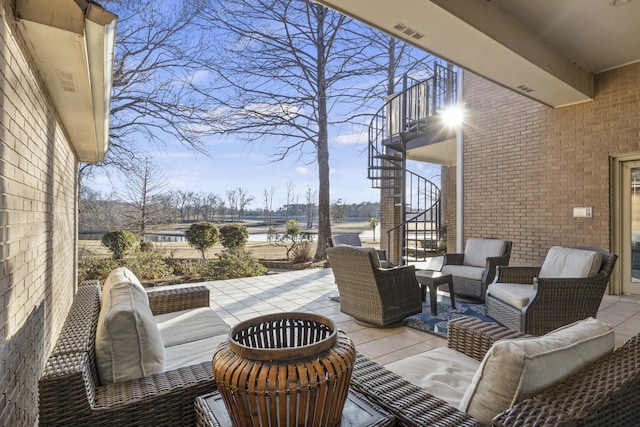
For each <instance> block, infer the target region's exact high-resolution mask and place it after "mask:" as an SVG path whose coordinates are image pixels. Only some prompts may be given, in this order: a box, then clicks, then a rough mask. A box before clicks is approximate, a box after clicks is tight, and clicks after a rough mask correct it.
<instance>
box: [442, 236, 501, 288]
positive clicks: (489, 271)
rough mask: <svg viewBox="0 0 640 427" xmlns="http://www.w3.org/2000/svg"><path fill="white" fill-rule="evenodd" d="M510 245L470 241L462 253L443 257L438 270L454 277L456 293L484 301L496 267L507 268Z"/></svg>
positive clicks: (486, 241)
mask: <svg viewBox="0 0 640 427" xmlns="http://www.w3.org/2000/svg"><path fill="white" fill-rule="evenodd" d="M511 246H512V242H510V241H508V240H500V239H478V238H470V239H468V240H467V243H466V246H465V250H464V253H452V254H445V255H444V259H443V262H442V268H441V271H442V272H443V273H446V274H451V276H452V277H453V284H454V288H455V290H456V294H461V295H467V296H470V297H473V298H476V299H484V295H485V293H486V291H487V285H488V284H489V283H491V282H493V279H494V277H495V275H496V267H497V266H499V265H509V259H510V258H511Z"/></svg>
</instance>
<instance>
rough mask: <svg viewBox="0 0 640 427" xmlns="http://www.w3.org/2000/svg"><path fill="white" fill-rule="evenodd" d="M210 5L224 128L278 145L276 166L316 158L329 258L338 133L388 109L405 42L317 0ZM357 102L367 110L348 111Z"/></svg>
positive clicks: (319, 252)
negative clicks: (375, 108)
mask: <svg viewBox="0 0 640 427" xmlns="http://www.w3.org/2000/svg"><path fill="white" fill-rule="evenodd" d="M210 1H211V3H212V5H211V6H210V7H209V8H207V10H206V12H205V13H204V14H203V15H202V16H203V19H204V20H207V21H208V22H210V24H211V25H212V26H213V27H214V28H216V30H217V31H218V37H217V38H216V46H217V47H218V56H219V58H220V59H219V61H218V63H217V65H218V68H217V73H218V74H217V75H218V79H219V80H220V81H221V82H223V83H224V84H225V85H226V87H225V89H224V90H221V91H218V92H217V94H218V96H219V100H220V103H221V104H222V105H224V106H225V107H226V108H225V109H224V111H223V110H222V109H221V110H220V116H219V117H218V119H219V120H220V121H221V122H223V123H224V126H223V129H222V131H223V132H224V133H228V134H234V135H241V136H243V137H244V138H245V139H247V140H248V141H250V142H251V143H255V142H258V141H265V140H268V141H270V142H271V141H274V142H273V143H274V144H275V146H274V147H273V158H274V159H275V160H281V159H283V158H285V157H287V156H289V155H297V156H298V159H302V160H304V161H306V162H309V163H311V162H312V161H311V160H309V158H310V156H314V160H313V162H315V163H316V164H317V166H318V241H317V247H316V253H315V258H316V259H319V258H323V257H324V249H325V245H326V239H327V238H328V237H329V236H330V235H331V218H330V206H331V204H330V182H329V128H330V127H331V126H333V125H337V124H340V123H346V122H354V121H356V122H357V123H358V126H363V125H367V124H368V123H367V121H366V117H365V116H367V115H368V116H370V115H371V112H372V108H371V106H372V102H373V100H375V102H378V103H379V102H380V101H381V100H382V99H383V97H384V94H385V93H387V92H388V91H389V89H388V86H391V83H387V81H388V77H387V76H388V75H393V76H394V78H393V79H391V81H392V82H393V83H394V84H395V82H396V80H397V79H395V76H396V69H397V66H398V65H399V64H400V61H399V60H397V59H396V57H395V56H394V55H397V54H398V53H400V52H399V50H398V49H397V44H396V42H395V41H394V40H391V38H390V37H389V36H385V35H383V34H381V33H380V32H376V31H374V30H371V29H368V28H367V27H366V26H364V25H362V24H360V23H357V22H354V21H352V20H350V19H348V18H346V17H345V16H343V15H340V14H338V13H336V12H333V11H331V10H329V9H327V8H325V7H323V6H320V5H318V4H316V3H313V2H312V1H311V0H269V1H266V0H210ZM403 46H406V45H403ZM403 49H404V47H403ZM362 87H364V88H367V89H365V90H362V89H360V88H362ZM354 97H355V98H354ZM348 102H351V103H353V104H356V103H357V104H358V107H359V109H358V110H357V111H356V110H354V109H347V110H350V112H347V113H345V112H344V111H345V109H343V110H342V111H340V108H339V107H341V106H343V105H345V103H348ZM224 112H226V114H224ZM360 133H361V130H360Z"/></svg>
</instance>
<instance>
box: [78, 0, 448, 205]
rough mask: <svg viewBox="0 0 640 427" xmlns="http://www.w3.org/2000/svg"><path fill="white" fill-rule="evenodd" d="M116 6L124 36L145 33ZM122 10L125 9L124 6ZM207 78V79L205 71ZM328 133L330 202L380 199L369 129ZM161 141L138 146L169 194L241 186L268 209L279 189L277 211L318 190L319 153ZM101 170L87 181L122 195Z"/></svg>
mask: <svg viewBox="0 0 640 427" xmlns="http://www.w3.org/2000/svg"><path fill="white" fill-rule="evenodd" d="M118 4H119V3H118V2H115V3H113V5H112V6H113V7H114V8H116V9H114V12H116V13H119V16H120V19H121V22H120V23H119V25H120V30H119V31H122V32H123V33H124V34H126V33H127V31H126V25H128V26H129V28H130V29H134V30H133V31H134V34H135V32H138V31H139V32H141V34H142V35H144V34H145V33H144V31H142V30H139V29H138V28H137V25H138V24H136V22H137V21H132V22H127V21H128V20H126V19H124V16H126V12H125V11H123V10H119V9H117V7H119V6H118ZM124 4H126V3H124ZM163 5H165V4H164V3H163ZM120 7H123V6H122V5H120ZM131 16H132V18H131V19H139V18H140V15H138V14H136V13H133V14H132V15H131ZM125 23H126V24H125ZM143 28H145V27H144V26H143ZM117 37H118V36H117ZM421 55H422V54H421ZM196 74H197V77H196V75H194V76H191V78H190V79H186V80H188V81H190V82H194V83H195V84H197V80H198V79H201V78H203V77H202V75H200V74H198V73H196ZM203 75H204V76H206V73H205V74H203ZM186 80H185V81H186ZM373 82H378V79H373V80H372V81H371V82H367V81H365V82H364V83H363V82H360V83H359V84H368V85H371V84H375V83H373ZM349 84H350V85H353V84H354V83H353V82H350V83H349ZM367 87H368V86H367ZM125 100H126V98H125ZM383 103H384V99H382V98H381V99H380V102H379V104H377V105H374V106H372V108H375V109H377V108H380V107H382V105H383ZM340 107H342V108H352V106H342V105H341V106H339V107H338V109H339V108H340ZM374 111H375V110H374ZM363 113H364V111H363ZM367 120H369V119H367ZM366 124H367V123H365V125H366ZM329 132H330V135H329V166H330V185H331V189H330V197H331V203H335V202H336V201H338V200H339V199H341V200H342V202H343V203H347V204H351V203H361V202H377V201H379V198H380V196H379V190H377V189H374V188H371V181H370V180H369V179H367V165H368V158H367V156H368V150H367V144H368V140H367V139H368V138H367V137H368V132H367V128H366V126H361V127H359V128H354V127H353V125H349V124H344V125H341V126H339V125H335V126H332V127H331V128H330V131H329ZM165 136H166V135H165ZM163 142H164V144H165V147H164V149H163V150H160V149H159V148H158V147H156V146H152V145H149V144H148V143H145V141H144V140H142V139H141V140H138V141H135V144H134V145H137V146H139V147H144V146H145V145H146V149H145V150H144V151H145V152H147V153H148V154H149V155H150V158H151V160H152V161H153V164H154V166H156V167H157V168H158V169H159V170H161V171H162V172H163V174H164V177H165V180H166V183H167V185H166V191H169V190H182V191H194V192H199V193H212V194H216V195H218V196H220V197H221V198H222V199H226V193H227V191H230V190H233V189H236V188H239V187H240V188H243V189H244V190H246V191H247V192H248V193H249V194H250V195H251V196H253V197H254V201H253V202H252V203H251V205H250V206H249V208H250V209H258V208H263V207H265V202H264V193H265V191H267V192H270V191H271V189H272V188H273V189H275V192H274V193H273V196H274V200H273V207H274V208H277V207H280V206H282V205H284V204H285V203H286V201H287V200H286V198H287V183H293V185H294V186H295V188H294V192H295V193H296V195H297V197H298V200H297V202H299V203H306V197H305V195H306V193H307V189H308V188H311V190H312V191H317V189H318V169H317V165H316V163H317V161H316V154H315V152H309V153H307V154H305V155H304V156H303V157H301V158H300V157H299V156H298V155H297V153H296V152H294V153H292V154H290V155H289V156H288V157H287V158H286V159H284V160H282V161H274V160H273V158H272V157H271V155H272V154H274V153H275V152H276V150H277V149H276V148H275V145H276V144H275V142H271V141H269V140H268V139H265V140H264V141H263V142H262V143H260V144H257V143H255V144H253V145H248V144H247V143H246V142H245V141H243V140H242V139H238V138H234V137H229V136H227V137H224V139H221V138H220V137H212V138H211V139H209V140H208V141H207V142H206V143H205V147H204V148H205V150H206V151H207V152H208V153H209V154H210V156H205V155H203V154H201V153H197V152H194V151H191V150H189V149H187V148H186V147H185V146H183V145H181V144H180V143H178V142H177V141H175V140H173V141H172V140H170V139H169V140H167V139H164V140H163ZM307 150H309V148H307ZM425 168H426V170H425ZM99 169H101V168H98V170H97V171H96V173H95V175H94V176H92V177H89V178H88V179H87V180H86V181H84V183H85V184H86V185H88V186H89V187H90V188H92V189H94V190H97V191H100V192H102V193H103V194H105V195H108V194H111V193H112V192H114V191H118V192H119V193H120V194H121V195H123V194H124V191H123V190H124V188H125V185H124V184H123V180H126V177H123V176H119V175H116V174H114V173H111V174H110V175H106V174H105V173H104V171H101V170H99ZM413 169H414V171H415V172H417V173H420V174H421V175H423V176H425V177H426V178H427V179H432V180H434V178H435V179H437V181H439V177H438V175H439V171H440V168H439V166H435V165H431V166H428V165H425V164H417V165H415V167H414V168H413ZM416 169H417V170H416ZM294 202H296V201H294Z"/></svg>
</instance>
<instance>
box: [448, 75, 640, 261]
mask: <svg viewBox="0 0 640 427" xmlns="http://www.w3.org/2000/svg"><path fill="white" fill-rule="evenodd" d="M464 102H465V108H466V110H467V114H468V115H467V118H466V120H467V124H466V125H465V128H464V228H463V229H464V239H465V240H466V239H467V238H468V237H500V238H504V239H508V240H512V241H513V243H514V245H513V251H512V258H511V259H512V262H511V264H512V265H535V264H539V263H540V262H541V261H542V259H543V258H544V256H545V254H546V252H547V250H548V248H549V247H550V246H553V245H564V246H575V245H586V246H595V247H599V248H602V249H607V250H608V249H610V225H611V223H610V203H609V197H610V196H609V188H610V184H609V157H610V156H611V155H614V154H622V153H634V152H638V153H640V64H633V65H629V66H627V67H623V68H620V69H616V70H612V71H608V72H605V73H601V74H598V75H596V76H595V100H594V101H592V102H586V103H582V104H578V105H574V106H568V107H562V108H556V109H553V108H550V107H547V106H544V105H542V104H539V103H537V102H535V101H532V100H530V99H528V98H525V97H523V96H521V95H519V94H516V93H514V92H512V91H510V90H507V89H504V88H502V87H500V86H497V85H496V84H494V83H491V82H489V81H487V80H485V79H482V78H480V77H477V76H475V75H473V74H472V73H469V72H465V73H464ZM449 173H450V179H451V181H450V182H451V183H452V185H451V186H450V188H451V189H452V191H451V193H455V186H454V184H453V183H454V182H455V168H451V169H450V171H449ZM449 200H450V204H449V207H450V209H449V212H448V224H449V245H450V246H451V244H452V243H454V242H455V225H454V224H455V208H454V207H455V203H454V202H455V196H452V195H449ZM575 206H592V207H593V218H587V219H576V218H573V217H572V208H573V207H575Z"/></svg>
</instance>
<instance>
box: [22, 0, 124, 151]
mask: <svg viewBox="0 0 640 427" xmlns="http://www.w3.org/2000/svg"><path fill="white" fill-rule="evenodd" d="M15 15H16V20H17V21H18V24H19V28H20V32H21V33H22V35H23V37H24V38H25V40H26V42H27V46H28V47H29V50H30V52H31V55H32V56H33V62H34V63H35V65H36V66H37V68H38V72H39V74H40V76H41V77H42V80H43V81H44V83H45V85H46V86H47V89H48V91H49V93H50V94H51V98H52V100H53V103H54V105H55V107H56V110H57V112H58V115H59V117H60V121H61V122H62V125H63V127H64V129H65V131H66V133H67V135H68V137H69V141H70V143H71V145H72V147H73V148H74V150H75V152H76V155H77V159H78V161H81V162H88V163H92V162H100V161H102V160H103V159H104V156H105V153H106V151H107V145H108V134H109V114H110V104H111V89H112V82H113V78H112V77H113V54H114V45H115V26H116V21H117V16H116V15H114V14H113V13H111V12H109V11H107V10H105V9H103V8H102V7H100V6H99V5H97V4H96V3H94V2H92V1H86V0H16V2H15Z"/></svg>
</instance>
